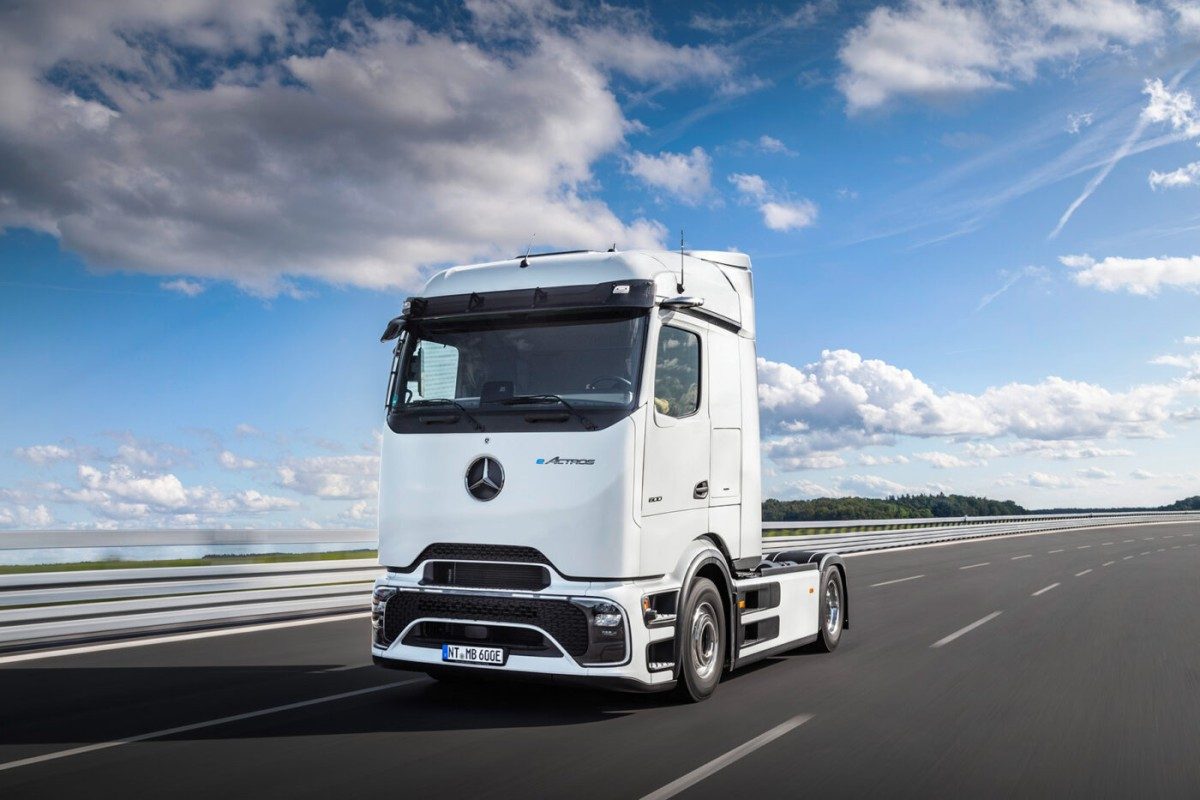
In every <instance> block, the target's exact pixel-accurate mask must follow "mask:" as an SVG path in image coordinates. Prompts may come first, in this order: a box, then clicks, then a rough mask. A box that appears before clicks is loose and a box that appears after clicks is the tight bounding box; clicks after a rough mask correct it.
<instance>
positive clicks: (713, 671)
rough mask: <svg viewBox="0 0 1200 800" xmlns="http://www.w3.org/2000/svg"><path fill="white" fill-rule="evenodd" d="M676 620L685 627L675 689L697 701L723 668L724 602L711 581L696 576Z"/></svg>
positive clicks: (708, 692)
mask: <svg viewBox="0 0 1200 800" xmlns="http://www.w3.org/2000/svg"><path fill="white" fill-rule="evenodd" d="M679 624H680V625H682V626H684V627H683V636H682V641H681V642H680V645H681V646H680V648H679V661H680V664H679V683H678V685H677V691H678V693H679V695H680V696H681V697H682V698H683V699H684V700H688V701H690V702H693V703H698V702H700V701H701V700H706V699H708V697H709V696H710V695H711V694H712V693H713V692H714V691H716V688H717V683H718V682H719V681H720V680H721V672H722V670H724V668H725V640H726V636H725V606H724V604H722V602H721V595H720V593H718V592H717V587H716V586H715V585H713V582H712V581H710V580H708V579H707V578H697V579H696V580H695V582H693V583H692V590H691V592H690V593H689V594H688V599H687V605H686V607H685V608H684V613H683V615H682V616H681V617H680V622H679Z"/></svg>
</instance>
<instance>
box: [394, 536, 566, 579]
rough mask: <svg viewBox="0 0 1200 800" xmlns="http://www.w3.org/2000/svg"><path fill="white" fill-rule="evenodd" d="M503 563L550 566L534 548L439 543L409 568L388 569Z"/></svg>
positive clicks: (427, 548) (403, 568)
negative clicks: (444, 563) (426, 563)
mask: <svg viewBox="0 0 1200 800" xmlns="http://www.w3.org/2000/svg"><path fill="white" fill-rule="evenodd" d="M437 559H440V560H443V561H502V562H506V563H525V564H546V565H549V564H550V559H548V558H546V557H545V556H544V555H542V553H541V551H540V550H538V549H536V548H533V547H524V546H522V545H512V544H454V543H449V542H439V543H437V544H431V545H429V546H428V547H426V548H425V549H424V550H422V551H421V555H419V556H417V557H416V558H415V559H414V560H413V562H412V564H409V565H408V566H407V567H388V569H391V570H395V571H398V572H411V571H412V570H413V569H414V568H415V567H416V565H417V564H420V563H421V562H422V561H433V560H437Z"/></svg>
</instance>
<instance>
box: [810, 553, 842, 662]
mask: <svg viewBox="0 0 1200 800" xmlns="http://www.w3.org/2000/svg"><path fill="white" fill-rule="evenodd" d="M819 591H820V592H821V603H820V612H819V616H818V625H819V626H820V627H819V630H818V631H817V640H816V641H815V642H813V647H814V648H815V649H817V650H820V651H822V652H825V653H832V652H833V651H834V650H836V649H837V646H838V642H840V641H841V640H842V629H843V627H844V623H845V612H846V587H845V586H844V585H842V573H841V572H840V571H839V570H838V568H837V567H829V568H827V569H826V570H825V571H824V572H823V573H822V574H821V584H820V588H819Z"/></svg>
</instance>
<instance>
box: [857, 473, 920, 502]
mask: <svg viewBox="0 0 1200 800" xmlns="http://www.w3.org/2000/svg"><path fill="white" fill-rule="evenodd" d="M837 488H838V490H839V491H840V492H842V493H849V494H854V495H858V496H861V497H888V496H891V495H898V494H907V493H910V492H912V491H913V487H910V486H905V485H904V484H902V483H897V482H896V481H892V480H888V479H887V478H881V477H879V476H878V475H847V476H844V477H840V478H838V479H837ZM917 491H920V489H917Z"/></svg>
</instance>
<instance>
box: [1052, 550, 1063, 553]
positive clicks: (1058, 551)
mask: <svg viewBox="0 0 1200 800" xmlns="http://www.w3.org/2000/svg"><path fill="white" fill-rule="evenodd" d="M1050 552H1051V553H1061V552H1062V550H1051V551H1050Z"/></svg>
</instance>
